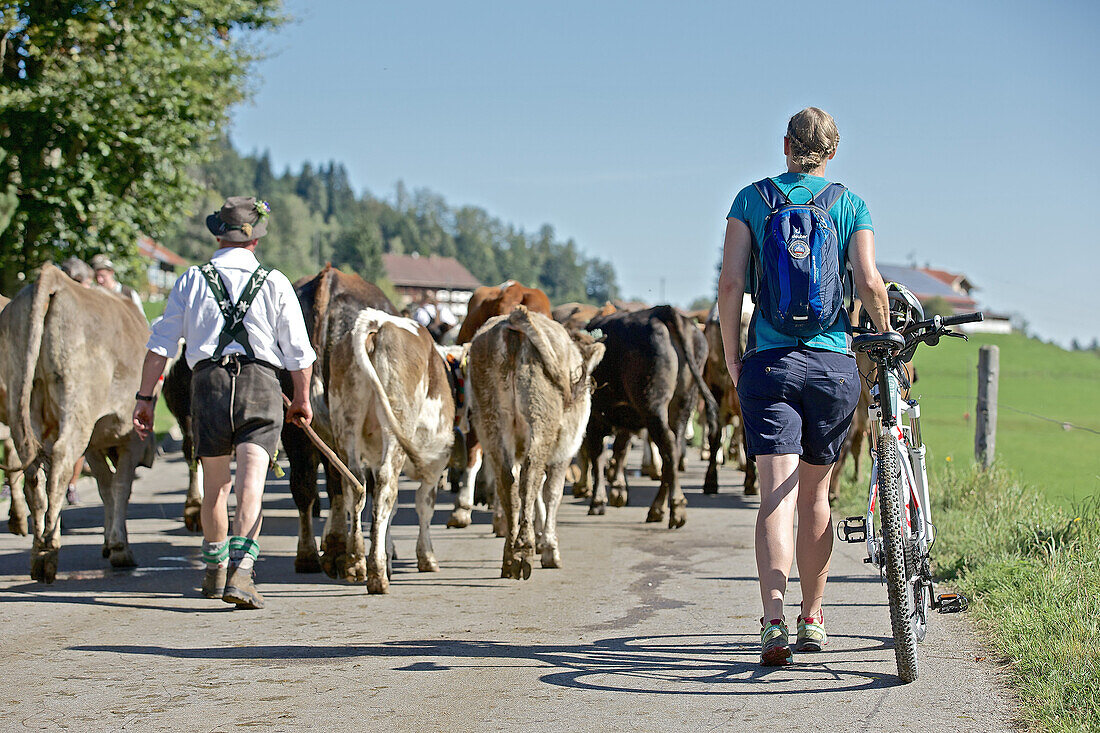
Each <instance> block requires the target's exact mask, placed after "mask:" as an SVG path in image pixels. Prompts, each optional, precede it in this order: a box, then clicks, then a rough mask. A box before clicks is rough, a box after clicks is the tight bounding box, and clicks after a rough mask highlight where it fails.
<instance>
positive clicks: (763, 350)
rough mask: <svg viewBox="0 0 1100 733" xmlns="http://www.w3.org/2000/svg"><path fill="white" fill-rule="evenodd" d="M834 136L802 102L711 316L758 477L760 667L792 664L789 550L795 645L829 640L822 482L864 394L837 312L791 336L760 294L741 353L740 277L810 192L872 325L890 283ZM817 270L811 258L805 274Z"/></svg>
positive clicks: (732, 215) (743, 198) (742, 211)
mask: <svg viewBox="0 0 1100 733" xmlns="http://www.w3.org/2000/svg"><path fill="white" fill-rule="evenodd" d="M839 142H840V135H839V133H838V132H837V128H836V123H835V122H834V120H833V118H832V117H831V116H830V115H829V114H828V113H826V112H824V111H822V110H820V109H818V108H816V107H808V108H806V109H804V110H802V111H801V112H799V113H798V114H796V115H794V116H793V117H791V119H790V121H789V122H788V124H787V134H786V135H785V136H784V138H783V154H784V155H785V156H786V159H787V171H786V172H785V173H783V174H782V175H779V176H776V177H774V178H770V179H764V180H762V181H760V182H759V183H757V184H754V185H750V186H746V187H745V188H744V189H742V190H741V192H740V193H738V194H737V197H736V198H735V199H734V202H733V206H732V208H731V209H730V212H729V215H728V217H727V219H726V237H725V244H724V247H723V255H722V271H721V274H720V276H719V280H718V311H719V317H720V319H721V325H722V338H723V341H724V348H725V358H726V366H727V367H728V369H729V372H730V376H732V378H733V382H734V384H735V385H736V386H737V394H738V397H739V398H740V400H741V412H742V416H743V419H744V426H745V434H746V439H747V443H748V452H749V454H750V456H752V457H753V458H754V459H755V460H756V463H757V470H758V473H759V477H760V509H759V512H758V514H757V519H756V565H757V570H758V572H759V578H760V596H761V600H762V601H763V605H764V616H763V618H761V619H760V626H761V632H760V640H761V652H760V663H761V664H762V665H765V666H775V665H783V664H789V663H790V662H791V660H792V654H791V650H790V646H789V639H788V633H789V632H788V630H787V625H786V622H785V621H784V618H783V599H784V593H785V592H786V588H787V578H788V576H789V575H790V572H791V562H792V560H794V559H795V557H796V556H797V559H798V575H799V581H800V584H801V586H802V607H801V612H800V613H799V614H798V636H797V641H796V644H795V650H796V651H799V652H810V651H820V650H821V649H822V647H823V646H824V645H825V644H826V643H827V640H828V637H827V636H826V634H825V614H824V611H823V610H822V599H823V597H824V594H825V582H826V580H827V578H828V575H829V556H830V555H831V553H832V549H833V531H832V515H831V513H830V510H829V498H828V494H829V477H830V475H831V474H832V471H833V467H834V466H835V464H836V461H837V458H838V457H839V452H840V447H841V445H842V444H843V443H844V439H845V437H846V436H847V434H848V429H849V427H850V426H851V422H852V415H853V413H854V411H855V408H856V403H857V401H858V400H859V392H860V377H859V372H858V371H857V369H856V361H855V358H854V355H853V354H852V353H851V349H850V344H851V324H850V323H849V321H848V316H847V313H846V312H845V311H844V310H843V308H840V309H839V312H838V313H837V314H836V319H835V320H834V321H833V322H832V325H828V326H826V327H825V328H824V331H823V332H822V331H819V332H816V333H813V334H807V335H806V336H805V337H795V336H791V335H788V334H787V333H785V332H783V331H781V330H780V329H781V328H783V329H784V330H787V331H789V330H793V329H791V327H790V326H784V325H783V324H781V323H775V324H773V323H771V322H769V319H768V317H767V316H766V315H765V316H763V317H762V310H763V309H762V300H761V299H759V298H756V311H755V312H754V314H753V316H752V320H751V321H750V322H749V337H748V346H747V348H746V350H745V353H744V354H741V353H740V332H741V306H742V300H743V297H744V295H745V292H746V280H747V277H746V272H747V270H748V267H749V262H750V258H755V259H754V264H755V265H756V268H755V272H758V273H759V272H761V271H762V267H764V266H763V265H761V263H760V261H759V258H760V257H761V256H762V248H761V243H762V242H765V241H766V240H767V237H768V235H769V224H770V219H771V216H772V214H773V212H776V211H778V210H779V207H780V206H783V205H785V203H784V202H787V203H797V204H804V203H806V202H807V199H809V200H811V201H812V202H813V203H814V204H815V205H819V208H818V211H820V210H822V209H824V210H825V212H826V213H827V214H828V216H827V217H826V218H828V219H830V220H831V221H830V222H828V223H827V224H825V225H824V226H831V227H832V229H833V232H834V233H835V234H836V243H837V251H838V254H839V262H832V263H828V265H827V266H829V267H830V268H831V273H838V274H837V275H836V276H837V277H838V278H839V277H841V276H842V275H841V274H842V273H844V272H845V271H846V265H851V269H852V273H853V277H854V285H855V289H856V291H857V292H858V293H859V296H860V298H861V299H862V301H863V304H864V308H865V309H866V310H867V312H868V313H869V314H870V316H871V320H872V321H873V322H874V325H875V326H876V327H877V328H878V329H879V330H880V331H886V330H888V329H889V328H890V321H889V310H888V308H889V305H888V300H887V294H886V289H885V286H884V285H883V281H882V277H881V276H880V275H879V272H878V268H877V267H876V266H875V237H874V230H873V229H872V227H871V215H870V214H869V213H868V211H867V206H866V204H864V202H863V200H862V199H860V198H859V197H858V196H856V195H855V194H853V193H851V192H850V191H848V190H847V189H844V188H843V187H839V186H837V185H836V184H832V183H831V182H830V181H828V180H827V179H826V178H825V166H826V164H827V163H828V162H829V161H830V160H832V159H833V156H835V155H836V149H837V144H838V143H839ZM766 197H767V198H766ZM769 199H770V201H769ZM792 226H793V225H792ZM822 231H824V230H823V229H822V230H818V233H821V232H822ZM771 236H772V240H770V241H775V237H776V234H775V232H771ZM787 236H788V237H789V236H790V232H788V233H787ZM823 236H824V235H823ZM802 237H803V238H802V239H798V237H793V238H791V241H790V242H789V243H787V244H788V246H785V247H784V248H783V249H782V252H779V251H778V250H779V248H778V247H777V248H774V249H772V248H769V250H768V251H769V252H770V253H771V254H770V255H769V256H772V257H778V258H785V257H787V256H788V253H789V256H790V257H791V258H796V259H799V260H801V259H804V258H806V257H807V255H808V253H809V247H808V246H807V243H806V242H807V240H806V239H805V237H806V235H805V234H804V233H803V234H802ZM772 264H775V265H776V267H772V268H771V269H770V272H768V273H767V274H766V275H765V276H766V277H768V278H775V277H779V276H778V275H776V274H775V273H778V272H787V273H790V272H792V270H793V268H794V267H795V265H793V264H791V263H790V262H789V261H788V262H784V263H772ZM780 264H781V265H782V266H779V265H780ZM825 266H826V265H825V264H815V269H814V270H813V271H814V272H819V271H821V270H823V269H824V267H825ZM836 268H839V270H837V269H836ZM765 276H761V277H765ZM788 277H789V275H788ZM758 282H760V280H759V279H758ZM770 282H771V281H770V280H769V283H770ZM755 295H756V294H755V293H754V298H755ZM767 308H768V309H769V310H770V308H771V304H770V303H768V304H767ZM773 318H774V316H773ZM796 509H797V512H798V534H797V537H796V536H795V531H794V518H795V511H796Z"/></svg>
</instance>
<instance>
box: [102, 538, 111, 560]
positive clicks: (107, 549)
mask: <svg viewBox="0 0 1100 733" xmlns="http://www.w3.org/2000/svg"><path fill="white" fill-rule="evenodd" d="M99 554H100V555H103V559H104V560H106V559H107V558H109V557H110V556H111V548H110V547H108V546H107V543H106V542H104V543H103V548H102V549H100V551H99Z"/></svg>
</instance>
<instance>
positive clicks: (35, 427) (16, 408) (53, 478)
mask: <svg viewBox="0 0 1100 733" xmlns="http://www.w3.org/2000/svg"><path fill="white" fill-rule="evenodd" d="M148 336H149V327H148V324H147V323H146V321H145V318H144V316H143V315H142V313H141V311H140V310H138V308H137V307H136V306H135V305H134V304H133V303H132V302H129V301H127V300H124V299H122V298H119V297H117V296H115V295H114V294H112V293H108V292H105V291H101V290H95V289H87V288H83V287H81V286H80V285H78V284H76V283H75V282H73V281H72V280H71V279H70V278H69V277H68V276H67V275H65V273H63V272H62V271H61V270H59V269H57V268H56V267H54V266H53V265H49V264H47V265H44V266H43V267H42V272H41V274H40V275H39V277H38V281H37V282H36V283H34V284H32V285H28V286H27V287H25V288H23V290H21V291H20V292H19V294H18V295H16V296H15V298H14V299H13V300H12V302H11V303H10V304H9V305H8V307H7V308H5V309H4V310H3V312H2V313H0V343H2V344H4V345H5V346H6V348H5V349H3V353H2V356H0V383H4V384H7V385H10V386H11V389H10V390H9V391H8V394H7V401H6V402H7V404H6V413H7V415H11V416H12V420H11V422H10V426H11V429H12V437H13V438H14V439H15V443H16V449H17V451H18V453H19V455H20V458H21V459H22V462H23V465H24V466H26V467H27V469H28V470H27V471H26V473H25V475H24V483H25V491H26V498H27V503H28V504H29V507H30V511H31V514H32V516H33V518H34V545H33V549H32V554H31V578H33V579H34V580H37V581H40V582H46V583H51V582H53V580H54V578H55V577H56V574H57V562H58V551H59V549H60V547H61V522H60V513H61V507H62V506H63V505H64V504H65V487H66V485H67V482H68V479H69V477H70V476H72V473H73V467H74V465H75V464H76V460H77V458H79V457H80V454H81V453H85V451H86V455H87V459H88V464H89V466H90V467H91V469H92V473H93V475H94V476H95V478H96V481H97V483H98V484H99V493H100V496H101V497H102V498H103V509H104V539H103V556H104V557H109V558H110V561H111V564H112V565H114V566H115V567H128V566H133V565H135V564H136V563H135V562H134V556H133V553H132V552H131V550H130V546H129V542H128V539H127V535H126V505H127V503H128V502H129V499H130V485H131V482H132V481H133V477H134V468H135V467H136V465H137V463H138V461H139V460H140V459H141V457H142V452H143V451H142V448H143V445H142V441H141V439H140V438H138V436H137V433H136V432H135V431H134V427H133V422H132V420H131V414H132V412H133V407H134V393H135V392H136V391H137V389H138V386H139V383H140V377H141V364H142V359H143V354H144V352H145V342H146V340H147V339H148ZM108 452H110V453H111V458H112V460H111V463H113V464H114V468H112V466H111V463H109V462H108V460H107V456H108ZM40 468H42V469H45V472H46V486H45V487H43V486H42V485H41V478H40V476H39V474H38V470H39V469H40Z"/></svg>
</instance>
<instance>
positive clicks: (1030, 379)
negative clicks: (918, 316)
mask: <svg viewBox="0 0 1100 733" xmlns="http://www.w3.org/2000/svg"><path fill="white" fill-rule="evenodd" d="M984 344H995V345H997V346H998V347H999V349H1000V367H1001V374H1000V382H999V384H1000V386H999V395H998V403H999V404H1000V408H999V409H998V413H997V446H996V458H997V463H998V465H1000V466H1002V467H1004V468H1007V469H1009V470H1011V471H1014V472H1016V473H1017V474H1018V475H1019V476H1020V477H1021V479H1022V480H1023V481H1025V482H1026V483H1027V484H1029V485H1031V486H1032V487H1034V488H1035V489H1038V490H1039V491H1041V492H1042V493H1043V494H1045V495H1046V496H1048V497H1049V498H1051V499H1052V500H1053V501H1054V502H1056V503H1058V504H1060V505H1061V506H1064V507H1067V508H1068V507H1070V506H1072V505H1073V504H1074V503H1075V502H1081V501H1083V500H1084V499H1086V498H1087V497H1089V496H1095V495H1100V435H1098V434H1096V433H1093V432H1089V431H1087V430H1081V429H1076V428H1071V429H1066V428H1065V427H1064V426H1063V424H1062V422H1066V423H1071V424H1073V425H1077V426H1081V427H1085V428H1091V429H1092V430H1098V431H1100V359H1098V358H1097V357H1096V355H1095V354H1091V353H1088V352H1071V351H1066V350H1064V349H1061V348H1059V347H1057V346H1054V345H1051V344H1044V343H1042V342H1041V341H1037V340H1035V339H1028V338H1025V337H1024V336H1022V335H1020V334H1006V335H992V334H974V335H973V336H971V339H970V342H969V343H966V342H963V341H956V340H954V339H944V340H943V341H941V343H940V345H938V346H937V347H935V348H921V349H919V350H918V351H917V356H916V358H915V359H914V363H915V364H916V366H917V373H918V381H917V383H916V384H915V385H914V386H913V395H914V396H916V397H917V398H918V399H920V402H921V428H922V431H923V433H924V439H925V443H926V444H927V445H928V464H929V466H937V465H940V466H942V465H944V464H945V463H947V462H948V459H949V458H950V460H951V463H952V464H953V465H956V466H964V467H965V466H970V465H973V462H974V408H975V402H976V400H977V394H976V391H977V364H978V347H979V346H981V345H984ZM1020 410H1022V411H1024V412H1028V413H1032V414H1031V415H1028V414H1023V413H1022V412H1018V411H1020ZM1035 415H1042V416H1044V417H1047V418H1051V419H1053V420H1056V421H1058V422H1050V421H1048V420H1042V419H1039V418H1037V417H1035Z"/></svg>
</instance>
